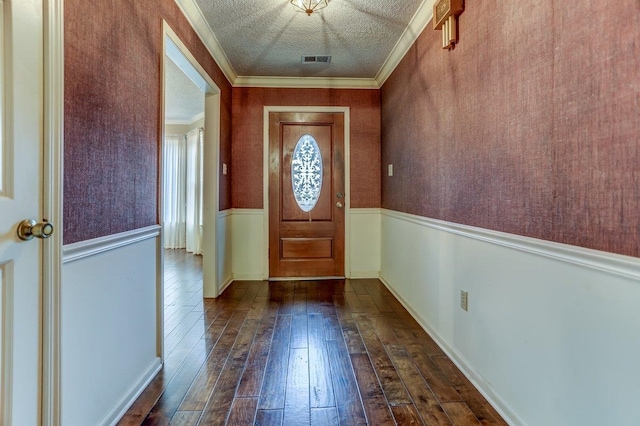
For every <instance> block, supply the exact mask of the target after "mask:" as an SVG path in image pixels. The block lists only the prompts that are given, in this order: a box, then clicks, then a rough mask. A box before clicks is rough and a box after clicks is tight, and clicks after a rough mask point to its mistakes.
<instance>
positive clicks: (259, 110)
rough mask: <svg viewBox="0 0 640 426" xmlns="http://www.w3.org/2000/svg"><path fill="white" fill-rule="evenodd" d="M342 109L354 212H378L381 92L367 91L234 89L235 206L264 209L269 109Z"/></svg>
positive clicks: (233, 170) (232, 179) (233, 159)
mask: <svg viewBox="0 0 640 426" xmlns="http://www.w3.org/2000/svg"><path fill="white" fill-rule="evenodd" d="M283 105H284V106H342V107H345V106H346V107H350V109H351V110H350V111H351V112H350V115H351V188H350V191H351V207H353V208H370V207H380V167H379V164H380V91H379V90H364V89H357V90H356V89H353V90H348V89H272V88H244V87H234V89H233V122H232V124H233V143H232V161H233V163H232V165H231V176H232V178H231V181H232V187H233V191H232V202H233V207H234V208H243V209H261V208H262V201H263V198H262V190H263V186H262V185H263V182H262V177H263V174H262V162H263V157H262V156H263V152H262V147H263V123H262V119H263V114H264V107H265V106H283Z"/></svg>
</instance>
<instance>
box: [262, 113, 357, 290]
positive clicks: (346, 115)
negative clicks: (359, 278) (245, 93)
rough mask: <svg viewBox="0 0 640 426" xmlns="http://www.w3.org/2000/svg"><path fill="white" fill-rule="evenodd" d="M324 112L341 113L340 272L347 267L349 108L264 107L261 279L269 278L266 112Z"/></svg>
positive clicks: (349, 172) (349, 174)
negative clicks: (342, 172) (341, 226)
mask: <svg viewBox="0 0 640 426" xmlns="http://www.w3.org/2000/svg"><path fill="white" fill-rule="evenodd" d="M271 112H294V113H295V112H309V113H311V112H327V113H338V114H339V113H342V114H344V271H345V273H348V272H349V271H350V270H351V252H350V249H351V236H350V233H349V231H350V230H351V218H350V216H351V214H350V209H351V151H350V146H351V115H350V114H351V113H350V108H349V107H337V106H265V107H264V113H263V118H262V119H263V145H262V149H263V152H262V157H263V158H262V173H263V174H262V206H263V208H264V240H263V242H262V243H263V254H262V256H263V257H262V258H263V260H264V265H263V268H264V269H263V279H268V278H269V113H271Z"/></svg>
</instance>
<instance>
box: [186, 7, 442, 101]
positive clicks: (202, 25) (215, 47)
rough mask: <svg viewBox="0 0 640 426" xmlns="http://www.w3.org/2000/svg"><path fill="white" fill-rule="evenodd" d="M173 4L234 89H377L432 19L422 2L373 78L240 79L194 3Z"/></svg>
mask: <svg viewBox="0 0 640 426" xmlns="http://www.w3.org/2000/svg"><path fill="white" fill-rule="evenodd" d="M176 3H177V4H178V7H180V10H181V11H182V13H183V14H184V16H185V17H186V18H187V21H189V23H190V24H191V26H192V27H193V29H194V30H195V31H196V34H198V37H200V40H201V41H202V43H203V44H204V45H205V47H206V48H207V50H208V51H209V53H210V54H211V56H212V57H213V59H214V60H215V61H216V63H217V64H218V66H219V67H220V69H221V70H222V72H223V73H224V75H225V76H226V77H227V80H229V82H230V83H231V85H232V86H234V87H281V88H336V89H337V88H340V89H379V88H381V87H382V85H383V84H384V82H385V81H386V80H387V78H388V77H389V76H390V75H391V73H392V72H393V70H394V69H395V68H396V67H397V66H398V64H399V63H400V61H401V60H402V58H404V56H405V55H406V53H407V51H408V50H409V48H410V47H411V46H412V45H413V43H415V41H416V39H417V38H418V36H419V35H420V33H421V32H422V31H423V30H424V28H425V27H426V26H427V24H428V23H429V21H430V20H431V17H432V16H433V5H434V3H435V0H423V1H422V3H421V4H420V6H419V7H418V10H417V11H416V13H415V14H414V15H413V18H412V19H411V22H409V25H408V26H407V28H406V29H405V30H404V32H403V33H402V35H401V36H400V38H399V39H398V41H397V43H396V45H395V46H394V48H393V50H392V51H391V53H390V54H389V56H388V57H387V59H386V61H385V63H384V64H383V65H382V67H381V68H380V70H379V71H378V74H377V75H376V76H375V78H339V77H326V78H313V77H312V78H309V77H266V76H239V75H238V74H236V72H235V70H234V69H233V67H232V66H231V63H230V62H229V58H227V55H226V53H225V52H224V50H222V47H221V46H220V43H219V42H218V39H217V38H216V36H215V34H214V32H213V30H212V29H211V27H210V26H209V24H208V23H207V21H206V19H205V18H204V16H203V15H202V12H201V11H200V8H199V7H198V5H197V4H196V2H195V0H176Z"/></svg>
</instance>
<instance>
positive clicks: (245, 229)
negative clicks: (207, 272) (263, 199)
mask: <svg viewBox="0 0 640 426" xmlns="http://www.w3.org/2000/svg"><path fill="white" fill-rule="evenodd" d="M231 215H232V219H231V239H232V243H231V252H232V270H233V279H235V280H264V279H267V278H268V277H269V265H268V257H267V256H268V254H267V253H268V247H267V245H268V234H267V227H268V220H267V216H266V215H265V213H264V211H263V210H262V209H233V210H232V213H231ZM347 231H348V234H347V241H346V249H347V253H346V256H345V257H346V268H345V275H346V277H347V278H370V277H376V278H377V277H378V275H379V273H380V209H350V210H349V230H347Z"/></svg>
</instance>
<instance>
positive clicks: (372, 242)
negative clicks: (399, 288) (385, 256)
mask: <svg viewBox="0 0 640 426" xmlns="http://www.w3.org/2000/svg"><path fill="white" fill-rule="evenodd" d="M350 213H351V215H350V216H351V223H350V228H351V229H350V231H349V234H350V237H351V239H350V247H349V255H350V258H349V262H348V263H349V264H350V270H349V271H348V272H347V277H348V278H378V277H379V276H380V209H350Z"/></svg>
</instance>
